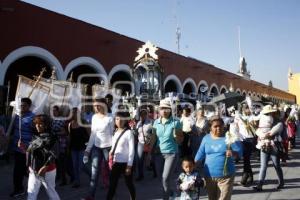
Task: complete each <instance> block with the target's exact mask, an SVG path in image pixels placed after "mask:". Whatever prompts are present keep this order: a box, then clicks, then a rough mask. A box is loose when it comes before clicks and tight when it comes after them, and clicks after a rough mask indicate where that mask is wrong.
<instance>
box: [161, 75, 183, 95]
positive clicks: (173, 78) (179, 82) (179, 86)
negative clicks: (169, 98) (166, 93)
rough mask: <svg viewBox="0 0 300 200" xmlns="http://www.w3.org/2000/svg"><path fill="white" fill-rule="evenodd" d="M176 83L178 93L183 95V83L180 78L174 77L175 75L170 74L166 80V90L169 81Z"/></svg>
mask: <svg viewBox="0 0 300 200" xmlns="http://www.w3.org/2000/svg"><path fill="white" fill-rule="evenodd" d="M170 80H172V81H174V82H175V84H176V86H177V93H182V85H181V81H180V80H179V78H178V77H177V76H176V75H174V74H170V75H168V76H167V77H166V78H165V80H164V88H165V87H166V84H167V82H168V81H170Z"/></svg>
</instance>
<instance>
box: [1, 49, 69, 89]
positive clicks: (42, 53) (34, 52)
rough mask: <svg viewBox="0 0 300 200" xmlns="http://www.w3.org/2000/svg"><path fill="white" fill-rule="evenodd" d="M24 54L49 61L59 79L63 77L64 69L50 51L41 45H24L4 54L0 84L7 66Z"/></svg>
mask: <svg viewBox="0 0 300 200" xmlns="http://www.w3.org/2000/svg"><path fill="white" fill-rule="evenodd" d="M25 56H36V57H38V58H41V59H43V60H45V61H46V62H48V63H49V65H50V66H51V67H52V66H55V67H56V75H57V78H58V79H59V80H61V79H62V78H63V77H64V70H63V68H62V66H61V64H60V62H59V61H58V59H57V58H56V57H55V56H54V55H53V54H52V53H50V52H49V51H48V50H46V49H43V48H41V47H36V46H24V47H20V48H18V49H16V50H14V51H12V52H10V53H9V54H8V56H6V58H5V59H4V60H3V62H2V65H1V73H0V85H3V84H4V79H5V75H6V72H7V70H8V68H9V66H10V65H11V64H12V63H13V62H15V61H16V60H18V59H19V58H22V57H25Z"/></svg>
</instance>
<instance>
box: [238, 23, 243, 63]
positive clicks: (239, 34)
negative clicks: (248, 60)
mask: <svg viewBox="0 0 300 200" xmlns="http://www.w3.org/2000/svg"><path fill="white" fill-rule="evenodd" d="M238 41H239V53H240V58H241V57H242V50H241V30H240V26H238Z"/></svg>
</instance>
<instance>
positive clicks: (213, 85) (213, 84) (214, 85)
mask: <svg viewBox="0 0 300 200" xmlns="http://www.w3.org/2000/svg"><path fill="white" fill-rule="evenodd" d="M213 87H215V88H216V89H217V91H218V95H219V94H220V90H219V88H218V85H217V84H216V83H212V84H211V85H210V88H209V95H210V94H211V90H212V88H213Z"/></svg>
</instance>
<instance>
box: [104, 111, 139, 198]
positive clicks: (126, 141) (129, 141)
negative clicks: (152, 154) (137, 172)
mask: <svg viewBox="0 0 300 200" xmlns="http://www.w3.org/2000/svg"><path fill="white" fill-rule="evenodd" d="M129 116H130V115H129V112H124V111H123V112H117V113H116V116H115V123H116V127H117V130H116V132H115V133H114V136H113V139H112V150H111V151H110V152H109V153H110V156H111V157H112V159H113V165H112V168H111V173H110V184H109V189H108V193H107V197H106V199H107V200H110V199H113V197H114V195H115V192H116V189H117V185H118V181H119V178H120V176H121V175H122V174H123V175H124V178H125V183H126V186H127V188H128V190H129V192H130V199H132V200H134V199H135V198H136V193H135V187H134V185H133V180H132V164H133V159H134V135H133V133H132V132H131V130H130V128H129V125H128V120H129Z"/></svg>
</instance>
